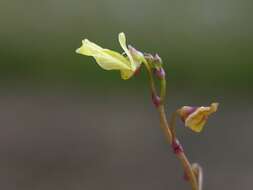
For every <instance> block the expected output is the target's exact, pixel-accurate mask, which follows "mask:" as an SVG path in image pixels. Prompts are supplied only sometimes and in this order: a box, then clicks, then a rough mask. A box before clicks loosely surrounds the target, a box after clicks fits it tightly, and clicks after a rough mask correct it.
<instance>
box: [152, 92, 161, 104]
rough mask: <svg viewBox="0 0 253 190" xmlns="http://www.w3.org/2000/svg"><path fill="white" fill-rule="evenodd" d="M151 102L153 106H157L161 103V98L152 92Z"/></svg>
mask: <svg viewBox="0 0 253 190" xmlns="http://www.w3.org/2000/svg"><path fill="white" fill-rule="evenodd" d="M152 102H153V104H154V105H155V107H159V106H160V103H161V99H160V97H159V96H157V95H156V94H154V93H152Z"/></svg>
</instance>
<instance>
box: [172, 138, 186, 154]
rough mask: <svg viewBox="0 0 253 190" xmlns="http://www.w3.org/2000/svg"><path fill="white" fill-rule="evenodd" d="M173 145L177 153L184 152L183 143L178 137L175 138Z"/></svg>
mask: <svg viewBox="0 0 253 190" xmlns="http://www.w3.org/2000/svg"><path fill="white" fill-rule="evenodd" d="M171 147H172V149H173V152H174V153H175V154H181V153H182V152H184V150H183V147H182V145H181V144H180V142H179V141H178V140H177V139H173V141H172V143H171Z"/></svg>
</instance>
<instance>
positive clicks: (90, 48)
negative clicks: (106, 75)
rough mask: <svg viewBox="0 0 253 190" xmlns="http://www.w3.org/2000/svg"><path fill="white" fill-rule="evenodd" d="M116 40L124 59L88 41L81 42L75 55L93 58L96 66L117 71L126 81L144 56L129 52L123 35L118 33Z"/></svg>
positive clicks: (118, 54)
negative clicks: (122, 51)
mask: <svg viewBox="0 0 253 190" xmlns="http://www.w3.org/2000/svg"><path fill="white" fill-rule="evenodd" d="M118 39H119V43H120V46H121V47H122V49H123V50H124V52H125V54H126V57H125V56H123V55H121V54H120V53H118V52H115V51H112V50H109V49H104V48H102V47H100V46H98V45H96V44H95V43H93V42H91V41H89V40H88V39H85V40H83V41H82V46H81V47H80V48H78V49H77V50H76V53H78V54H82V55H86V56H92V57H94V58H95V60H96V62H97V64H98V65H99V66H100V67H102V68H103V69H105V70H119V71H120V74H121V78H122V79H124V80H126V79H129V78H130V77H131V76H133V74H134V73H135V71H136V70H137V69H138V68H139V67H140V65H141V63H142V62H143V60H144V56H143V54H142V53H141V52H138V51H137V50H136V51H135V52H134V51H131V52H130V51H129V49H128V48H127V45H126V37H125V34H124V33H120V34H119V36H118ZM136 55H138V56H136Z"/></svg>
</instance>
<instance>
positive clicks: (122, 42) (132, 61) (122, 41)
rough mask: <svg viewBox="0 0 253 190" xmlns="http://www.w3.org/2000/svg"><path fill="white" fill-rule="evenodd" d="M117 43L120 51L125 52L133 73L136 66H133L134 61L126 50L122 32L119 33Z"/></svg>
mask: <svg viewBox="0 0 253 190" xmlns="http://www.w3.org/2000/svg"><path fill="white" fill-rule="evenodd" d="M119 43H120V46H121V47H122V49H123V50H124V51H125V53H126V55H127V57H128V58H129V60H130V63H131V66H130V67H131V69H132V70H133V71H135V70H136V65H135V62H134V59H133V57H132V55H131V53H130V51H129V50H128V48H127V45H126V36H125V34H124V33H123V32H121V33H119Z"/></svg>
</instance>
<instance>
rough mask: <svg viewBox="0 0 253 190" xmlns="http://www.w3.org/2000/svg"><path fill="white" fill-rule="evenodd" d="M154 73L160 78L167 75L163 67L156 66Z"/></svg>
mask: <svg viewBox="0 0 253 190" xmlns="http://www.w3.org/2000/svg"><path fill="white" fill-rule="evenodd" d="M154 74H155V75H156V76H157V77H158V78H159V79H162V78H164V77H165V71H164V69H163V68H162V67H159V68H155V69H154Z"/></svg>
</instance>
